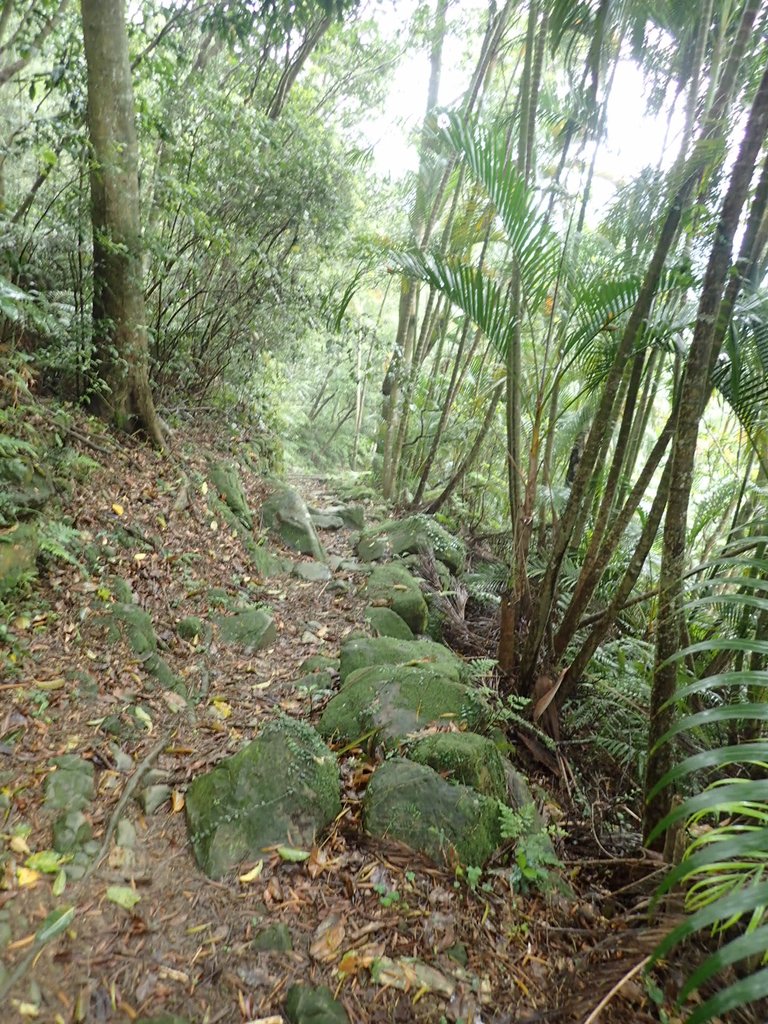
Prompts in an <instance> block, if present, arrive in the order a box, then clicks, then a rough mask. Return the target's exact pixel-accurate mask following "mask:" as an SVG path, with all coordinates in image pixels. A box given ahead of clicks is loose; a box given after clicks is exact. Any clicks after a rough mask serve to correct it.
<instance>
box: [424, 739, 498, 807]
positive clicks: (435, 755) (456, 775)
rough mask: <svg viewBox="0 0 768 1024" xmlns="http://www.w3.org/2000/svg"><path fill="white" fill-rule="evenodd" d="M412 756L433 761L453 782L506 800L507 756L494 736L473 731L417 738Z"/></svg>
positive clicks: (428, 762) (429, 763)
mask: <svg viewBox="0 0 768 1024" xmlns="http://www.w3.org/2000/svg"><path fill="white" fill-rule="evenodd" d="M408 757H409V758H410V760H412V761H416V762H418V763H419V764H426V765H429V766H430V768H434V769H435V771H437V772H440V774H441V775H444V776H447V778H448V779H449V780H450V781H452V782H460V783H462V784H463V785H465V786H471V787H472V789H475V790H477V792H478V793H483V794H484V795H485V796H491V797H494V798H495V799H496V800H501V801H502V802H503V801H506V799H507V780H506V776H505V773H504V760H503V758H502V756H501V754H500V753H499V751H498V750H497V748H496V745H495V744H494V742H493V740H490V739H488V738H487V737H485V736H478V735H477V734H476V733H472V732H442V733H435V734H434V735H432V736H425V737H423V738H422V739H419V740H416V741H415V742H414V743H413V744H412V745H411V746H410V747H409V748H408Z"/></svg>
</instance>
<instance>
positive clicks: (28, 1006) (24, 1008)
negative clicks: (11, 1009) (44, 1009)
mask: <svg viewBox="0 0 768 1024" xmlns="http://www.w3.org/2000/svg"><path fill="white" fill-rule="evenodd" d="M18 1009H19V1013H20V1014H21V1016H22V1017H37V1016H39V1014H40V1007H39V1006H37V1005H36V1004H35V1003H19V1004H18Z"/></svg>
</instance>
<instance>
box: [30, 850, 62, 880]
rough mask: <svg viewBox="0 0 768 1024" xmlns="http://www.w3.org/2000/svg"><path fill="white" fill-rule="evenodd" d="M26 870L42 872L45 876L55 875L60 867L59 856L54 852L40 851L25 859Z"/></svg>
mask: <svg viewBox="0 0 768 1024" xmlns="http://www.w3.org/2000/svg"><path fill="white" fill-rule="evenodd" d="M26 866H27V867H28V868H31V869H32V870H33V871H42V872H43V873H44V874H46V875H55V874H56V873H57V872H58V870H59V868H60V867H61V856H60V855H59V854H58V853H56V851H55V850H41V851H40V852H39V853H33V854H32V856H31V857H27V864H26Z"/></svg>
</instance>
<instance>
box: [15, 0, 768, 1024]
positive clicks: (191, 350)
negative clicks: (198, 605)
mask: <svg viewBox="0 0 768 1024" xmlns="http://www.w3.org/2000/svg"><path fill="white" fill-rule="evenodd" d="M767 30H768V2H766V0H702V2H700V3H697V4H691V3H685V2H674V0H668V2H658V3H653V4H650V3H641V2H625V0H519V2H514V0H499V2H495V0H494V2H490V3H483V2H481V0H477V2H472V3H464V2H459V0H430V2H426V0H425V2H417V0H413V2H406V0H392V2H383V0H300V2H289V0H253V2H251V0H236V2H235V0H230V2H220V0H201V2H192V0H143V2H141V3H128V4H126V3H124V2H123V0H104V2H103V3H101V4H100V3H98V2H97V0H83V2H82V4H76V3H74V2H67V0H0V98H1V99H2V103H1V104H0V569H2V578H0V646H2V648H3V650H2V652H0V671H2V673H3V685H5V683H8V684H10V683H13V682H15V681H17V679H18V678H19V673H20V672H21V671H22V667H21V662H20V660H19V649H18V645H17V636H16V626H15V625H14V624H15V623H16V624H18V620H19V616H20V615H22V616H27V614H28V611H27V610H24V609H22V611H21V612H20V607H21V605H22V604H23V603H24V601H26V600H27V599H28V597H29V594H30V593H31V591H32V589H33V588H34V585H35V580H36V579H37V578H39V577H40V576H41V575H45V573H46V572H48V571H49V570H50V568H51V566H57V565H62V564H65V565H69V566H71V567H73V568H75V569H77V570H78V571H82V572H83V573H84V574H87V573H88V571H89V568H88V567H89V565H90V564H91V562H92V561H93V559H95V558H97V557H98V544H99V543H100V541H98V540H95V539H94V538H93V537H90V536H86V535H84V534H83V531H82V530H81V529H80V528H79V527H78V525H77V523H76V522H75V521H74V520H73V519H72V520H70V519H68V518H67V517H66V516H59V515H58V514H57V513H56V511H55V510H56V508H57V505H56V503H57V501H58V500H59V499H60V498H61V497H62V495H65V494H69V495H71V494H72V493H73V488H74V489H76V488H77V487H78V486H79V485H80V484H81V483H83V482H84V481H87V480H88V479H90V478H91V475H92V474H93V473H94V472H96V471H97V470H98V468H99V466H101V465H103V464H104V463H105V459H107V460H108V458H109V450H106V451H105V450H104V448H103V444H104V439H103V438H102V436H101V434H99V433H98V432H97V433H95V434H94V435H93V436H91V435H90V434H85V433H84V431H85V430H86V427H85V426H84V424H86V423H87V422H88V421H86V420H85V418H84V417H85V416H86V415H88V416H91V415H92V416H93V417H95V419H94V420H92V421H91V423H96V422H98V423H99V424H101V425H102V426H103V425H104V424H107V425H108V426H109V428H110V430H111V431H112V432H113V433H112V435H111V436H112V437H113V438H117V443H120V444H125V445H128V444H134V443H135V442H136V440H137V439H138V440H141V442H142V443H144V442H145V443H146V444H147V445H150V446H152V447H154V448H155V449H156V450H157V451H159V452H161V453H163V455H164V456H166V457H167V458H168V459H169V460H171V461H172V460H173V459H174V458H176V457H177V456H178V453H179V451H180V445H181V444H182V440H183V438H184V437H185V432H188V431H191V430H192V429H193V428H197V427H199V425H200V423H202V422H205V423H208V424H215V425H216V426H215V427H213V428H212V429H213V430H214V431H215V432H218V441H219V443H220V444H221V445H224V444H226V445H228V446H229V447H230V449H231V450H232V452H233V453H234V454H236V458H237V460H238V462H239V464H240V465H241V467H242V466H246V467H248V468H250V470H251V471H252V472H253V473H254V474H257V475H259V476H264V477H267V476H270V475H273V476H279V475H281V474H284V473H286V472H291V473H297V474H303V475H305V476H307V477H312V478H318V477H321V478H323V479H327V480H332V481H333V485H334V487H335V489H336V492H337V493H338V495H339V496H340V497H341V498H354V499H356V500H361V501H364V502H369V503H374V505H375V506H376V507H377V508H378V509H379V510H382V511H386V513H387V514H388V515H392V516H405V515H414V514H419V515H421V514H423V515H424V516H425V517H434V518H435V520H436V521H437V522H438V523H439V524H440V525H441V526H442V527H444V528H445V529H446V530H447V531H448V532H449V533H451V534H452V535H454V536H455V537H459V538H460V539H461V540H462V542H465V543H466V544H467V546H468V549H469V551H470V562H469V565H468V566H467V568H466V571H465V572H460V573H458V574H457V575H456V576H455V577H453V576H451V574H450V573H447V576H446V575H443V576H442V577H441V571H442V569H444V566H442V568H441V565H440V564H438V563H436V562H434V560H433V561H432V562H429V559H427V558H426V556H425V559H424V563H425V564H424V566H423V568H422V574H423V576H424V578H425V579H426V580H427V581H428V583H429V589H430V591H431V593H430V602H431V603H430V615H431V617H430V629H431V630H434V631H436V632H437V633H438V634H439V635H436V636H435V637H433V638H434V639H438V640H441V641H445V642H446V643H448V644H449V645H451V646H453V647H454V648H455V649H456V650H457V651H458V652H459V653H460V654H461V655H462V656H464V657H465V658H466V659H467V660H468V661H469V662H470V664H472V665H474V666H475V669H476V672H475V675H476V677H477V678H476V679H473V683H474V684H476V685H477V687H478V688H483V687H485V688H486V689H485V691H484V692H487V694H488V695H489V696H491V697H492V699H493V702H494V709H495V714H496V716H497V718H496V723H495V724H496V725H497V726H498V727H499V729H500V730H501V731H502V732H504V733H506V735H507V737H510V736H515V737H518V740H517V742H518V743H519V744H522V745H523V746H524V749H525V751H526V756H527V757H528V758H529V762H530V765H531V770H532V771H537V772H540V773H542V774H543V775H544V776H546V777H547V778H548V779H550V780H556V784H557V785H558V786H559V787H561V790H562V791H563V792H565V793H567V799H568V800H569V801H570V803H569V807H568V810H567V814H566V813H564V815H563V816H564V817H566V818H567V819H568V821H567V823H566V825H565V826H564V827H563V832H564V834H565V836H566V839H565V844H566V845H567V842H568V839H567V837H568V835H569V834H571V835H572V836H573V837H574V838H573V841H574V843H577V842H580V841H581V839H580V837H583V836H584V835H588V836H590V842H591V841H592V838H594V841H595V843H596V844H597V847H598V850H599V851H603V853H604V854H605V856H606V857H609V858H622V857H630V856H631V855H632V853H633V851H634V852H636V851H637V850H638V849H641V848H645V849H650V850H653V851H655V855H656V856H657V857H658V860H659V864H660V865H662V866H663V865H664V864H667V865H668V870H666V871H661V872H660V874H659V877H658V878H657V879H655V882H657V883H658V887H657V889H656V891H655V895H654V896H653V899H652V900H651V901H650V906H649V907H646V908H645V909H646V910H647V911H648V914H649V917H648V920H647V923H648V924H649V927H650V925H651V924H652V923H653V921H654V920H655V919H656V917H655V916H656V915H662V914H663V912H664V911H665V909H668V908H669V907H670V906H673V907H674V908H675V909H676V910H677V911H679V915H678V917H677V918H676V921H677V924H676V925H675V927H674V928H670V929H667V931H666V933H665V935H664V936H663V937H661V938H660V940H659V942H658V943H656V944H655V951H654V952H649V954H648V958H647V962H644V965H643V970H644V971H645V972H646V973H645V975H643V976H644V977H646V982H645V983H644V984H645V985H646V986H647V988H648V990H649V991H650V990H651V988H652V986H653V985H654V984H655V982H654V981H653V980H652V977H653V975H652V973H651V972H652V971H653V970H654V969H656V970H659V971H663V970H664V966H665V964H668V963H669V962H670V960H672V959H673V958H674V956H675V955H677V954H676V953H674V952H672V951H673V950H678V951H679V949H681V948H685V949H686V950H687V952H686V954H685V959H684V963H685V979H684V980H683V981H682V982H681V984H680V986H679V987H678V988H677V989H676V991H675V993H674V999H667V998H666V997H665V995H664V993H661V994H660V996H659V999H658V1000H657V1002H658V1003H659V1006H658V1007H657V1008H656V1010H655V1011H654V1012H656V1013H657V1016H656V1017H655V1018H653V1019H657V1020H661V1021H672V1020H685V1021H688V1022H689V1024H700V1022H703V1021H707V1020H718V1019H720V1020H734V1021H736V1020H764V1019H765V1012H766V1009H765V1008H766V1006H767V1005H768V1002H767V1001H768V911H767V910H766V908H767V907H768V879H767V878H766V875H765V869H766V864H767V863H768V861H767V858H768V852H767V851H768V283H767V282H768V278H767V277H766V275H767V274H768V51H767V50H766V45H765V38H766V31H767ZM415 68H418V71H414V69H415ZM115 69H117V71H115ZM409 70H410V71H411V72H413V74H412V76H411V77H410V78H408V77H407V76H408V72H409ZM105 82H112V83H114V84H113V86H108V85H105ZM403 83H405V84H403ZM404 92H405V93H407V94H408V101H409V103H410V109H409V111H408V113H405V112H401V111H400V109H399V106H398V104H399V103H400V102H401V97H402V94H403V93H404ZM638 92H640V93H642V106H643V109H644V110H645V113H644V114H643V113H642V112H641V109H640V107H639V106H638V103H637V96H636V95H635V94H636V93H638ZM623 105H624V106H626V111H625V112H624V113H622V108H623ZM641 116H642V117H643V120H642V123H638V124H637V125H635V127H634V129H632V127H631V126H630V131H627V123H626V122H627V121H629V120H631V119H632V118H634V117H638V118H639V117H641ZM403 121H405V122H406V123H405V124H403ZM622 122H624V123H623V124H622ZM633 131H634V134H635V136H636V137H643V141H644V147H645V151H644V152H643V153H642V154H641V155H640V156H638V154H637V152H635V151H633V150H632V149H631V142H630V139H629V136H630V135H631V134H632V132H633ZM622 147H623V149H622ZM400 154H402V155H400ZM100 438H101V439H100ZM129 438H130V440H129ZM78 444H79V445H80V447H78ZM222 507H223V506H222ZM112 508H113V509H115V506H114V505H113V506H112ZM51 509H53V510H54V511H53V512H52V511H51ZM115 515H116V516H121V515H122V512H120V511H115ZM228 515H230V513H229V512H227V511H226V508H225V509H224V512H223V513H222V514H219V515H217V516H216V517H214V521H215V522H216V523H217V526H216V529H219V526H218V523H219V522H224V521H225V520H224V517H225V516H228ZM230 518H231V517H230ZM430 521H431V520H430ZM227 525H228V526H229V527H231V528H232V529H233V530H234V529H238V530H240V531H241V532H242V523H241V524H240V525H239V526H238V525H237V523H235V525H234V526H233V525H232V523H227ZM31 529H34V542H33V543H32V544H31V545H30V546H29V547H28V548H24V544H25V543H26V540H25V537H26V538H27V539H29V538H28V536H27V534H28V531H30V530H31ZM211 529H213V528H211ZM104 543H106V541H104ZM249 543H251V545H252V547H253V549H254V552H255V553H253V557H254V559H257V558H259V557H260V554H259V552H260V548H259V545H258V544H257V543H255V542H254V541H253V540H252V539H250V535H249ZM17 549H18V550H22V549H23V550H24V551H26V554H24V553H22V555H20V556H18V557H16V555H14V556H12V554H11V552H12V551H15V552H17V554H18V550H17ZM148 550H150V549H149V548H148ZM4 552H5V554H4ZM25 607H26V606H25ZM436 622H437V623H438V624H439V625H438V626H435V625H434V623H436ZM155 654H156V652H155ZM307 694H308V696H307V703H308V704H309V705H310V711H311V710H313V701H322V700H323V699H324V698H325V697H326V696H327V691H326V690H325V689H323V688H320V689H318V688H316V690H311V688H310V689H308V690H307ZM9 728H10V727H9ZM3 741H4V737H3V736H0V743H2V742H3ZM553 784H555V783H553ZM564 799H565V798H564ZM506 825H507V831H508V834H506V835H505V838H507V839H509V838H514V834H513V833H514V829H515V827H516V822H515V821H512V820H511V819H510V820H509V821H507V822H506ZM569 830H570V833H569ZM547 842H549V839H547ZM534 846H535V844H534ZM548 851H549V847H547V851H545V852H544V853H542V851H541V850H539V849H533V850H532V852H531V854H530V857H531V860H530V861H529V862H528V863H527V865H526V864H523V863H519V864H518V868H519V870H520V872H521V873H522V874H521V877H523V876H524V875H525V871H526V870H530V871H532V872H533V874H536V872H537V871H538V870H539V868H540V867H541V865H539V863H538V862H537V857H539V858H540V859H541V862H542V864H543V865H544V866H543V867H541V870H542V871H544V869H545V868H546V867H547V866H548V865H547V863H545V862H546V861H547V858H548V857H549V852H548ZM523 859H524V858H523ZM531 863H533V867H531ZM470 870H473V871H479V869H476V868H474V866H473V867H472V868H471V869H470ZM479 877H480V875H479V874H473V875H472V878H473V882H472V883H471V889H472V891H473V892H474V891H475V890H476V888H477V887H478V879H479ZM393 891H394V890H393ZM387 894H389V895H387ZM381 896H382V900H383V899H390V902H393V901H395V897H394V896H392V895H391V892H390V890H388V889H386V888H384V889H382V890H381ZM398 899H399V897H398ZM683 944H686V945H684V946H683ZM691 951H693V952H691ZM737 1013H745V1014H746V1013H754V1014H755V1015H756V1016H754V1017H746V1016H745V1017H739V1016H736V1015H734V1016H732V1017H731V1016H729V1015H730V1014H737ZM761 1014H762V1016H761ZM73 1019H75V1018H73ZM77 1019H80V1018H77ZM591 1019H592V1018H590V1020H591ZM648 1019H651V1018H648Z"/></svg>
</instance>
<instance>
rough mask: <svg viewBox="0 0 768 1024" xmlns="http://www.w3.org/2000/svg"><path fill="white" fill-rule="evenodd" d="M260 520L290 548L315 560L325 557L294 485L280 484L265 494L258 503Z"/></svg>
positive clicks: (306, 510)
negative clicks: (259, 503)
mask: <svg viewBox="0 0 768 1024" xmlns="http://www.w3.org/2000/svg"><path fill="white" fill-rule="evenodd" d="M261 521H262V523H263V524H264V526H265V527H266V528H267V529H268V530H271V531H272V532H273V533H275V534H277V536H278V537H279V538H280V540H281V541H282V542H283V544H286V545H287V546H288V547H289V548H293V550H294V551H300V552H301V553H302V554H303V555H311V556H312V558H314V559H316V560H317V561H318V562H324V561H325V560H326V556H325V551H324V550H323V547H322V545H321V543H320V541H319V539H318V536H317V531H316V530H315V527H314V526H313V525H312V520H311V518H310V515H309V510H308V509H307V506H306V505H305V503H304V499H303V498H302V497H301V495H300V494H299V493H298V492H297V491H294V490H293V488H291V487H283V488H281V489H280V490H278V491H275V493H274V494H273V495H271V497H269V498H267V500H266V501H265V502H264V504H263V505H262V506H261Z"/></svg>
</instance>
